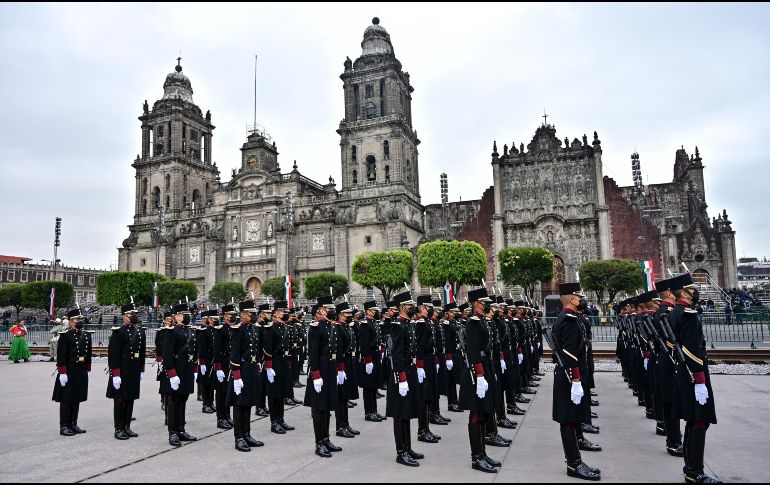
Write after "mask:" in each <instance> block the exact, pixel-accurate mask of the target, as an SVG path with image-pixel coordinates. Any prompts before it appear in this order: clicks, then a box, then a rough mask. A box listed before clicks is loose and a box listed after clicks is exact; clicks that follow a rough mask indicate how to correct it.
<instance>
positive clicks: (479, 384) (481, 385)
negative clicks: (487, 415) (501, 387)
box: [476, 376, 489, 399]
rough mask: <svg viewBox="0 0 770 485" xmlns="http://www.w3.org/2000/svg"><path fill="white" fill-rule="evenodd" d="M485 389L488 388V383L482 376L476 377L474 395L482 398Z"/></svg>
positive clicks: (485, 392)
mask: <svg viewBox="0 0 770 485" xmlns="http://www.w3.org/2000/svg"><path fill="white" fill-rule="evenodd" d="M487 389H489V384H488V383H487V380H486V379H484V376H480V377H477V378H476V395H477V396H478V397H479V399H484V396H486V395H487Z"/></svg>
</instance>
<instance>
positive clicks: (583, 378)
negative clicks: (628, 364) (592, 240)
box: [575, 298, 602, 451]
mask: <svg viewBox="0 0 770 485" xmlns="http://www.w3.org/2000/svg"><path fill="white" fill-rule="evenodd" d="M587 314H588V303H587V302H586V300H585V298H582V299H581V300H580V304H579V305H578V309H577V313H576V315H577V318H578V320H579V321H580V326H579V329H580V331H581V333H582V335H581V338H582V340H583V345H584V347H585V348H584V351H583V352H582V353H581V354H578V355H579V357H580V361H579V367H580V384H581V385H582V386H583V394H584V396H585V397H584V398H583V399H582V400H581V401H580V410H581V415H582V420H581V422H580V425H578V426H577V427H576V428H575V434H576V435H577V440H578V447H579V448H580V449H581V450H584V451H602V447H601V446H599V445H598V444H596V443H592V442H591V441H589V440H588V439H587V438H586V437H585V436H584V433H592V434H598V433H599V427H598V426H594V424H593V420H592V415H591V386H592V383H593V378H594V377H593V371H592V369H591V367H590V364H589V361H588V358H589V348H590V342H591V323H590V322H589V321H588V318H587V317H586V315H587Z"/></svg>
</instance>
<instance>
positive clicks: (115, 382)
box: [112, 376, 123, 389]
mask: <svg viewBox="0 0 770 485" xmlns="http://www.w3.org/2000/svg"><path fill="white" fill-rule="evenodd" d="M122 383H123V379H121V378H120V376H115V377H113V378H112V387H114V388H115V389H120V385H121V384H122Z"/></svg>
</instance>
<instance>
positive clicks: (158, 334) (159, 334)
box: [155, 327, 171, 394]
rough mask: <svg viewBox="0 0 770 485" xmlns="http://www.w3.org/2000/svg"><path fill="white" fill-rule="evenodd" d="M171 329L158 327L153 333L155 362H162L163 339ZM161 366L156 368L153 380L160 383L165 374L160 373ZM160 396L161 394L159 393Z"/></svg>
mask: <svg viewBox="0 0 770 485" xmlns="http://www.w3.org/2000/svg"><path fill="white" fill-rule="evenodd" d="M170 330H171V327H160V328H158V329H157V330H156V331H155V361H156V362H158V363H162V362H163V339H164V338H165V337H166V335H169V334H170ZM160 369H161V366H160V365H158V366H157V367H156V372H155V380H156V381H158V382H161V381H162V380H163V379H164V378H165V377H166V373H165V372H163V371H161V370H160ZM158 392H159V393H160V391H158ZM161 394H162V393H161Z"/></svg>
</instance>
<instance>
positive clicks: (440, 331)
mask: <svg viewBox="0 0 770 485" xmlns="http://www.w3.org/2000/svg"><path fill="white" fill-rule="evenodd" d="M443 316H444V309H443V308H442V307H441V300H438V299H434V300H433V315H431V317H430V323H431V325H433V336H434V338H435V341H434V348H435V363H436V399H435V400H434V401H433V402H432V403H430V415H429V416H428V418H429V421H430V423H431V424H440V425H447V424H449V423H451V422H452V420H451V419H450V418H447V417H444V416H442V415H441V396H446V395H447V376H446V353H445V352H446V350H445V348H444V347H445V345H446V335H445V334H444V325H443V324H442V322H443V320H444V319H443ZM434 436H435V435H434Z"/></svg>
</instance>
